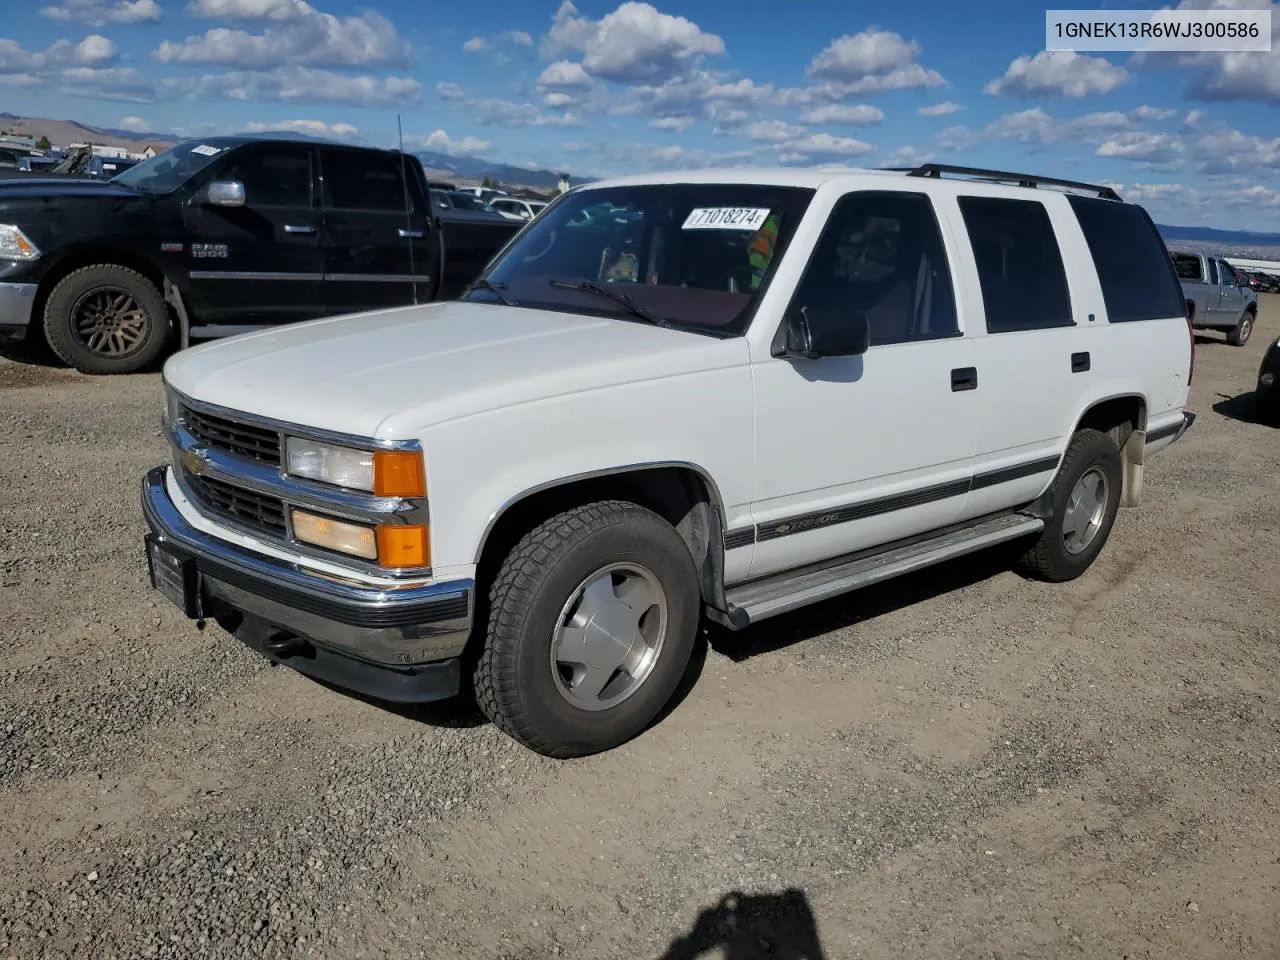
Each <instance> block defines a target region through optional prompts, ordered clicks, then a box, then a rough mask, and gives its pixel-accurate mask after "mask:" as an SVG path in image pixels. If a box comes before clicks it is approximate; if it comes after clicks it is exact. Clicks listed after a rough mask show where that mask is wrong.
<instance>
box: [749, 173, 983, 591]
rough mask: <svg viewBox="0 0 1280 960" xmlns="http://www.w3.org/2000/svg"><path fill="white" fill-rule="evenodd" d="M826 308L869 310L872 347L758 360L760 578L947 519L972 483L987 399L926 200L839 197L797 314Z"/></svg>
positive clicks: (796, 299)
mask: <svg viewBox="0 0 1280 960" xmlns="http://www.w3.org/2000/svg"><path fill="white" fill-rule="evenodd" d="M818 304H822V305H824V306H827V307H830V306H831V305H836V307H837V309H836V310H835V311H831V310H822V311H814V313H813V316H815V317H817V316H821V315H826V316H831V315H832V313H834V314H835V315H836V316H840V315H843V313H844V311H845V310H846V309H847V312H848V314H849V315H850V316H852V315H853V314H855V313H862V314H863V315H864V316H865V317H866V318H867V322H868V325H869V327H870V330H871V346H870V349H869V350H868V351H867V352H866V353H865V354H864V355H862V356H854V357H825V358H821V359H816V360H802V359H794V358H789V359H783V358H777V357H772V356H768V355H766V356H764V357H762V358H760V359H759V360H757V361H755V362H754V363H753V366H752V372H753V377H754V384H755V390H756V397H757V410H756V431H757V432H756V490H755V496H754V498H753V503H752V511H753V514H754V518H755V521H756V524H757V528H756V538H757V543H756V548H755V553H754V557H753V560H752V564H751V571H750V575H751V576H752V577H758V576H765V575H768V574H770V573H774V572H777V571H779V570H783V569H787V568H792V567H796V566H799V565H802V564H805V563H812V562H817V561H820V560H825V559H829V558H832V557H836V556H839V555H841V554H845V553H851V552H854V551H857V550H863V549H866V548H869V547H876V546H880V545H882V544H885V543H888V542H891V541H894V540H898V539H902V538H905V537H910V536H914V535H917V534H921V533H924V532H926V531H930V530H934V529H937V528H939V527H944V526H947V525H948V524H950V523H952V522H954V521H955V520H956V518H957V516H958V515H959V512H960V508H961V506H962V504H963V502H964V498H965V494H966V492H967V491H968V477H969V468H970V460H971V457H972V455H973V450H974V443H975V440H976V435H977V427H978V414H979V404H980V401H981V398H980V395H979V393H978V392H975V391H973V390H972V389H969V378H970V377H971V375H972V371H973V367H974V354H973V344H972V343H971V342H970V341H969V340H968V339H966V338H965V337H964V336H962V335H961V332H960V326H959V322H958V319H957V314H956V309H955V295H954V290H953V286H952V276H951V271H950V268H949V266H948V254H947V250H946V246H945V243H944V239H943V234H942V232H941V230H940V228H939V224H938V220H937V217H936V215H935V211H934V207H933V204H932V202H931V201H930V199H929V197H928V196H927V195H925V194H922V193H906V192H897V191H894V192H877V191H865V192H856V193H850V194H846V195H845V196H843V197H841V198H840V199H839V200H838V201H837V202H836V204H835V206H834V208H833V210H832V212H831V215H830V217H829V219H828V222H827V224H826V226H825V228H824V229H823V233H822V235H821V237H820V238H819V240H818V242H817V245H816V246H815V248H814V251H813V253H812V254H811V256H810V258H809V262H808V264H807V266H806V268H805V271H804V274H803V276H802V277H801V280H800V283H799V285H798V286H797V287H796V290H795V293H794V294H793V296H792V299H791V303H790V305H789V307H788V310H790V311H801V310H804V309H805V308H813V307H815V306H816V305H818ZM778 319H779V321H781V319H782V318H778ZM810 322H813V321H812V320H811V321H810Z"/></svg>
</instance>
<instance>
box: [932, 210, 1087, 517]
mask: <svg viewBox="0 0 1280 960" xmlns="http://www.w3.org/2000/svg"><path fill="white" fill-rule="evenodd" d="M954 202H955V204H956V206H955V208H953V212H954V214H955V215H956V216H957V219H958V227H959V232H961V233H962V234H963V236H964V237H965V238H966V239H967V241H968V244H969V247H970V248H971V250H972V255H971V256H967V257H965V258H964V260H965V262H966V263H968V264H971V265H972V268H971V270H970V271H966V273H967V276H968V277H969V278H973V274H974V273H975V272H976V280H977V283H976V289H975V285H974V284H973V283H972V282H970V283H969V284H968V285H967V288H966V291H965V299H966V302H965V306H966V308H967V309H966V313H965V315H966V316H972V317H974V318H975V322H974V323H973V324H972V327H973V328H974V329H973V331H972V332H973V334H974V341H973V343H974V349H975V351H976V366H977V379H978V387H977V391H976V393H977V396H978V397H979V398H980V400H979V402H980V404H981V421H980V423H979V425H978V442H977V450H976V456H975V458H974V462H973V471H974V479H973V485H972V488H971V490H970V493H969V497H968V500H967V501H966V503H965V507H964V516H965V517H966V518H969V517H978V516H982V515H983V514H986V513H992V512H995V511H998V510H1002V509H1006V508H1008V507H1012V506H1017V505H1020V504H1024V503H1027V502H1029V501H1031V500H1033V499H1035V497H1036V496H1037V495H1038V494H1039V493H1040V491H1041V490H1042V489H1044V487H1045V485H1046V483H1047V482H1048V481H1049V479H1050V478H1051V477H1052V475H1053V473H1054V471H1055V470H1056V469H1057V466H1058V458H1059V455H1060V453H1061V451H1062V449H1063V446H1064V444H1065V436H1064V431H1065V430H1067V429H1070V428H1069V427H1067V426H1066V422H1067V420H1068V419H1069V418H1070V411H1071V410H1073V409H1074V407H1075V401H1076V398H1078V397H1079V396H1080V394H1081V391H1082V388H1083V386H1084V381H1086V380H1087V379H1088V378H1089V376H1090V369H1091V366H1092V357H1091V354H1090V347H1089V345H1088V344H1087V343H1084V342H1082V339H1081V337H1080V333H1081V331H1080V330H1078V329H1077V327H1076V321H1075V317H1074V314H1073V311H1072V298H1071V293H1070V289H1069V285H1068V281H1067V270H1066V267H1065V265H1064V263H1063V257H1062V249H1061V247H1060V246H1059V243H1058V237H1057V235H1056V233H1055V231H1054V228H1053V222H1052V219H1051V217H1050V215H1049V211H1048V210H1047V209H1046V207H1045V205H1044V203H1043V202H1041V201H1040V200H1038V199H1026V200H1023V199H1012V198H1008V197H991V196H963V195H962V196H959V197H957V198H956V200H955V201H954Z"/></svg>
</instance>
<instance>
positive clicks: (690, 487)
mask: <svg viewBox="0 0 1280 960" xmlns="http://www.w3.org/2000/svg"><path fill="white" fill-rule="evenodd" d="M611 499H618V500H627V501H630V502H632V503H636V504H637V505H639V506H642V507H646V508H648V509H650V510H653V511H654V512H655V513H657V514H658V515H659V516H661V517H662V518H663V519H664V520H666V521H667V522H668V523H670V524H671V525H672V526H673V527H674V528H675V529H676V532H677V533H679V534H680V537H681V539H683V540H684V542H685V545H686V546H687V547H688V548H689V553H690V555H691V556H692V557H693V561H694V565H695V566H696V567H697V568H698V572H699V587H700V591H701V593H702V598H703V601H704V602H705V603H706V604H707V605H708V606H709V607H710V608H712V609H714V610H721V611H723V610H724V609H725V606H726V604H725V599H724V529H725V528H724V522H725V521H724V518H725V511H724V501H723V499H722V497H721V494H720V489H719V487H718V486H717V484H716V482H715V480H714V479H713V478H712V477H711V474H710V473H709V472H708V471H707V470H706V469H705V468H703V467H701V466H699V465H697V464H695V463H691V462H688V461H682V460H666V461H653V462H646V463H633V464H626V465H624V466H615V467H605V468H601V469H597V470H591V471H587V472H583V473H578V474H575V475H572V476H567V477H561V478H557V479H555V480H550V481H546V482H544V483H540V484H537V485H535V486H532V487H529V488H527V489H525V490H523V491H522V492H520V493H518V494H516V495H514V496H512V497H510V498H508V499H507V501H506V502H505V503H503V504H502V506H501V507H499V508H498V509H497V510H495V511H494V512H493V514H492V516H490V518H489V520H488V522H487V524H486V526H485V529H484V533H483V534H482V535H481V538H480V542H479V545H478V546H477V548H476V553H475V564H476V581H477V583H480V584H486V583H489V582H491V578H492V575H493V573H494V572H495V571H496V569H497V566H498V565H499V564H500V563H501V562H502V558H503V557H505V556H506V554H507V552H508V551H509V550H510V549H511V547H513V546H514V545H515V543H516V542H517V541H518V540H519V538H520V537H521V536H523V535H524V533H525V532H527V531H528V530H530V529H532V528H533V527H535V526H537V524H539V523H541V522H542V521H543V520H546V519H548V518H549V517H551V516H554V515H555V514H557V513H560V512H562V511H563V510H567V509H570V508H572V507H574V506H579V505H581V504H583V503H589V502H592V501H595V500H611Z"/></svg>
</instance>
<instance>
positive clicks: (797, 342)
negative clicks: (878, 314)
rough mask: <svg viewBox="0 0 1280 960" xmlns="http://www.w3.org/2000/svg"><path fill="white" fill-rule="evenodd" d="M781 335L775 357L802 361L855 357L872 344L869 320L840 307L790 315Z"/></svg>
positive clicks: (815, 309)
mask: <svg viewBox="0 0 1280 960" xmlns="http://www.w3.org/2000/svg"><path fill="white" fill-rule="evenodd" d="M780 333H781V334H782V336H781V337H780V338H779V339H780V340H781V341H782V342H781V343H778V342H777V341H775V346H774V350H773V355H774V356H775V357H794V358H797V359H801V360H817V359H820V358H822V357H856V356H860V355H861V354H864V353H866V352H867V348H868V346H870V343H871V327H870V326H869V325H868V323H867V318H866V317H865V316H864V315H863V314H861V313H854V312H852V311H847V310H842V309H840V308H838V307H837V308H831V307H808V306H805V307H800V308H799V309H798V310H795V311H793V312H791V313H789V314H787V317H786V320H785V322H784V323H783V326H782V330H781V331H780Z"/></svg>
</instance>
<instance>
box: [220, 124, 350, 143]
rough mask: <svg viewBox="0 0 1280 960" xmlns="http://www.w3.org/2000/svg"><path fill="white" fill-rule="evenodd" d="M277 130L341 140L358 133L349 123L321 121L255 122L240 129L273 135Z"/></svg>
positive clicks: (246, 131) (245, 131)
mask: <svg viewBox="0 0 1280 960" xmlns="http://www.w3.org/2000/svg"><path fill="white" fill-rule="evenodd" d="M278 130H286V131H289V132H290V133H306V134H310V135H311V136H315V137H336V138H338V139H343V140H346V139H350V138H351V137H354V136H356V135H357V134H359V133H360V131H359V129H358V128H356V127H354V126H352V125H351V124H349V123H325V122H324V121H323V120H277V121H274V122H272V121H256V122H254V123H247V124H245V125H244V126H243V127H241V131H242V132H244V133H268V132H270V133H275V132H276V131H278Z"/></svg>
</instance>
